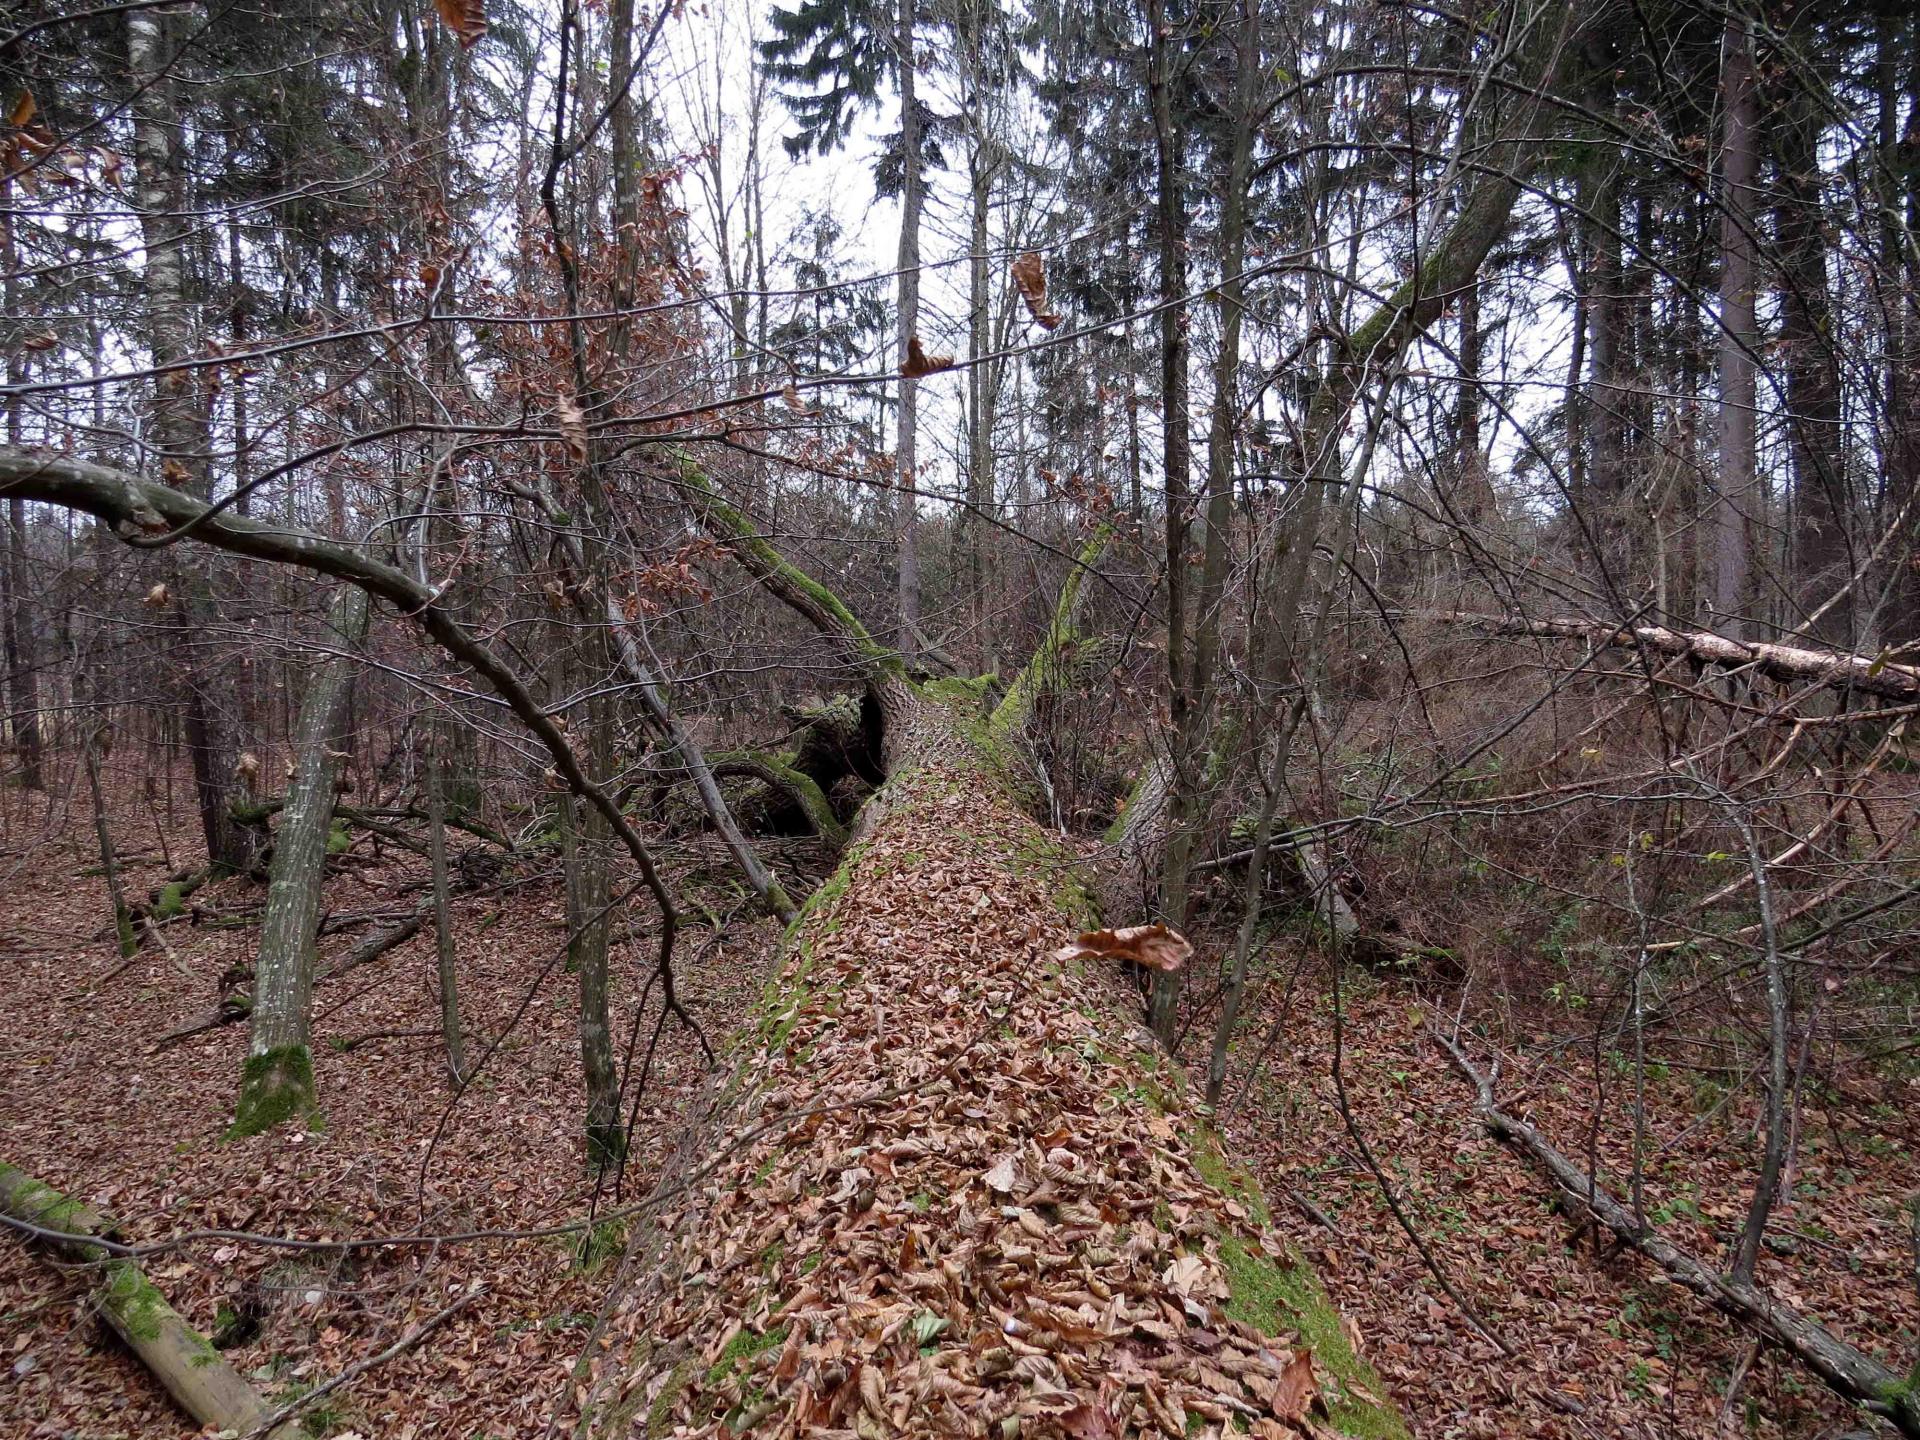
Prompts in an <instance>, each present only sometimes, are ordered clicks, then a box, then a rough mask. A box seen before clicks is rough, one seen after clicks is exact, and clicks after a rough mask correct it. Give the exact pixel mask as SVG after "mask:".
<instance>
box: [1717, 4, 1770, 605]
mask: <svg viewBox="0 0 1920 1440" xmlns="http://www.w3.org/2000/svg"><path fill="white" fill-rule="evenodd" d="M1720 100H1721V107H1722V110H1723V112H1724V115H1725V130H1724V133H1723V135H1722V139H1721V150H1720V178H1721V200H1720V203H1721V216H1720V420H1719V430H1720V499H1719V503H1718V504H1717V505H1716V506H1715V507H1714V510H1713V515H1714V558H1715V578H1714V591H1713V603H1714V612H1715V613H1714V620H1715V624H1716V627H1717V628H1718V629H1720V630H1721V631H1722V633H1724V634H1727V635H1730V636H1732V637H1733V638H1735V639H1740V638H1743V637H1744V636H1745V633H1746V630H1747V628H1748V627H1747V624H1746V620H1745V616H1746V611H1747V608H1748V606H1749V603H1750V593H1751V585H1752V574H1751V571H1752V563H1753V561H1752V538H1751V534H1750V531H1749V526H1750V523H1751V518H1752V510H1753V507H1754V505H1755V504H1756V503H1757V502H1758V498H1759V497H1758V494H1757V491H1756V485H1755V474H1754V350H1755V346H1756V345H1757V343H1758V340H1759V334H1758V330H1757V328H1756V325H1755V321H1754V305H1753V269H1754V237H1753V223H1754V221H1753V181H1754V173H1755V154H1754V129H1755V116H1754V96H1753V51H1752V42H1751V41H1750V39H1749V38H1748V34H1747V28H1746V23H1745V22H1744V21H1743V20H1741V19H1740V18H1738V17H1737V16H1734V15H1729V16H1728V18H1727V24H1726V34H1725V36H1724V38H1723V40H1722V49H1721V68H1720Z"/></svg>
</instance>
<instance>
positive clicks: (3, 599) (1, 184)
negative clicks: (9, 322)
mask: <svg viewBox="0 0 1920 1440" xmlns="http://www.w3.org/2000/svg"><path fill="white" fill-rule="evenodd" d="M0 209H4V210H6V211H7V212H9V213H11V212H12V209H13V177H12V175H11V174H8V175H5V176H0ZM0 272H4V279H0V297H3V298H4V300H5V309H6V313H7V315H8V317H9V318H11V317H13V316H17V315H19V314H20V309H19V274H20V262H19V247H18V245H17V244H16V243H15V240H14V222H13V221H11V220H7V221H4V222H0ZM22 323H24V322H22ZM22 338H23V337H22V336H20V335H19V334H17V333H9V334H8V335H7V337H6V347H7V384H8V385H9V386H18V385H24V384H25V383H26V380H27V350H26V347H25V346H24V345H22V344H21V343H20V341H21V339H22ZM25 403H26V402H25V399H24V397H23V396H21V395H20V394H19V393H18V391H14V392H12V393H10V394H9V395H8V396H7V443H8V444H9V445H21V444H24V443H25V442H26V425H25ZM33 639H34V636H33V615H32V612H31V611H30V610H28V608H27V502H26V501H24V500H20V499H9V500H8V501H7V547H6V554H5V556H4V557H0V649H3V650H4V656H3V657H0V658H4V659H5V661H6V668H7V694H6V700H7V728H8V730H9V731H11V738H12V740H13V753H14V754H15V755H16V756H18V757H19V760H20V783H21V784H22V785H24V786H25V787H26V788H27V789H29V790H38V789H40V788H41V779H40V680H39V672H38V671H37V670H36V669H35V668H34V649H35V647H34V643H33Z"/></svg>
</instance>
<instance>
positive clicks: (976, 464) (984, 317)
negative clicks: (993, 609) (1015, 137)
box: [960, 6, 998, 673]
mask: <svg viewBox="0 0 1920 1440" xmlns="http://www.w3.org/2000/svg"><path fill="white" fill-rule="evenodd" d="M978 13H979V7H978V6H976V7H975V9H974V14H975V16H976V21H977V16H978ZM973 48H974V62H975V64H976V66H977V65H978V64H979V63H980V37H979V34H978V32H977V30H976V32H975V34H974V35H973ZM975 123H976V125H978V124H979V123H980V122H979V121H978V120H976V122H975ZM991 144H992V142H991V141H990V140H989V139H988V138H987V137H986V135H985V134H984V133H980V134H976V136H975V140H974V151H973V160H972V166H973V170H972V176H971V179H972V191H973V196H972V198H973V231H972V245H973V255H972V261H971V264H970V265H969V267H968V288H969V292H970V293H969V295H968V302H969V303H968V321H967V358H968V359H969V360H971V361H972V362H973V364H972V365H971V366H970V367H969V368H968V370H967V393H968V398H969V402H970V403H969V405H968V411H969V413H968V417H967V418H968V423H969V427H970V429H969V432H968V436H967V439H968V446H967V508H966V509H965V510H964V511H962V513H961V518H960V524H961V527H962V529H963V531H964V533H965V535H966V537H967V546H966V550H967V567H968V572H969V574H968V582H969V583H968V591H969V594H970V598H971V600H972V607H971V608H972V612H973V615H972V618H973V633H974V634H975V636H976V637H978V639H979V644H980V669H981V671H982V673H985V672H987V671H991V670H993V669H994V668H995V667H996V665H997V663H998V662H997V648H998V647H997V645H996V643H995V642H996V629H995V626H994V625H993V624H992V620H991V616H990V614H989V610H990V606H989V604H988V600H987V589H988V584H989V579H988V570H989V566H988V558H987V543H988V538H989V532H988V527H987V516H988V514H989V512H990V511H991V508H992V506H993V503H994V485H993V386H992V380H991V377H990V376H989V374H988V368H987V365H986V364H985V363H984V357H985V356H986V355H987V353H988V352H989V351H991V350H992V349H993V337H992V333H991V331H992V325H993V314H992V307H991V305H990V304H989V301H988V286H987V245H988V228H987V221H988V219H989V210H990V206H991V202H992V199H993V173H994V168H995V167H994V158H993V155H992V153H991V151H990V148H989V147H990V146H991Z"/></svg>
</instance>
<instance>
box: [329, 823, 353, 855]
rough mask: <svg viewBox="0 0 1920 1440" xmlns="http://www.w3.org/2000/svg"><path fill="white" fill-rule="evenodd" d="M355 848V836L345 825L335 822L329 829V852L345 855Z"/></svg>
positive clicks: (330, 853)
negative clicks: (350, 833)
mask: <svg viewBox="0 0 1920 1440" xmlns="http://www.w3.org/2000/svg"><path fill="white" fill-rule="evenodd" d="M352 848H353V837H352V836H351V835H349V834H347V827H346V826H345V825H340V824H335V825H334V827H333V828H332V829H331V830H329V831H327V854H329V855H344V854H346V853H347V851H349V850H351V849H352Z"/></svg>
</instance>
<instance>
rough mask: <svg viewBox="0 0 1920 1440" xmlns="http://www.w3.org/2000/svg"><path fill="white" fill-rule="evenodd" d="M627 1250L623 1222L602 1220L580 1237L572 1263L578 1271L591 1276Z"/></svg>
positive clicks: (625, 1231)
mask: <svg viewBox="0 0 1920 1440" xmlns="http://www.w3.org/2000/svg"><path fill="white" fill-rule="evenodd" d="M626 1248H627V1225H626V1222H625V1221H624V1220H602V1221H600V1222H599V1223H598V1224H596V1225H595V1226H593V1228H592V1229H590V1230H588V1231H587V1233H586V1234H584V1235H582V1236H581V1237H580V1244H579V1247H578V1248H577V1249H576V1250H575V1251H574V1263H575V1265H576V1266H577V1268H579V1269H580V1270H583V1271H585V1272H587V1273H588V1274H591V1273H592V1272H593V1271H595V1270H598V1269H599V1268H600V1267H601V1266H602V1265H605V1264H606V1263H607V1261H609V1260H611V1259H613V1258H614V1257H615V1256H616V1255H620V1254H622V1253H624V1252H625V1250H626Z"/></svg>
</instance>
